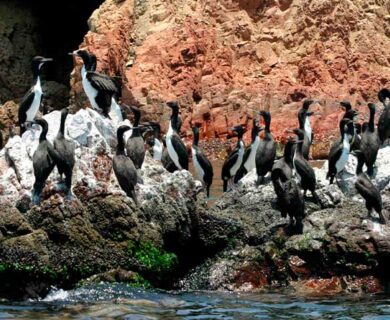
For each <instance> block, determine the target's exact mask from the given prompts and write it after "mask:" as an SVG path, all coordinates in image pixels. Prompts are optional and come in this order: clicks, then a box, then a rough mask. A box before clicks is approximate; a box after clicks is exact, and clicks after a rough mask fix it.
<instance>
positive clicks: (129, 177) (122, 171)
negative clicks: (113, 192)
mask: <svg viewBox="0 0 390 320" xmlns="http://www.w3.org/2000/svg"><path fill="white" fill-rule="evenodd" d="M130 129H131V128H130V127H129V126H126V125H122V126H120V127H119V128H118V130H117V138H118V145H117V149H116V154H115V156H114V158H113V159H112V167H113V169H114V173H115V176H116V178H117V180H118V183H119V185H120V187H121V188H122V190H123V191H124V192H125V193H126V195H127V196H128V197H130V198H132V199H133V200H134V202H135V204H136V205H137V206H138V200H137V195H136V193H135V186H136V185H137V181H138V176H137V169H136V168H135V166H134V163H133V161H132V160H131V159H130V158H129V157H128V156H126V154H125V142H124V139H123V134H124V133H125V132H126V131H128V130H130ZM133 130H134V128H133Z"/></svg>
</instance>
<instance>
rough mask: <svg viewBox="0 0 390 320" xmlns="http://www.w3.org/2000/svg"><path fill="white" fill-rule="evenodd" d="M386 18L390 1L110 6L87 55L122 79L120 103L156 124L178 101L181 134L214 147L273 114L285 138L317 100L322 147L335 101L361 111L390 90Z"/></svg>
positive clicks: (153, 0)
mask: <svg viewBox="0 0 390 320" xmlns="http://www.w3.org/2000/svg"><path fill="white" fill-rule="evenodd" d="M389 19H390V5H389V2H388V1H385V0H373V1H369V2H367V1H364V0H359V1H347V0H336V1H335V0H321V1H310V0H270V1H250V0H249V1H247V0H246V1H242V0H224V1H214V0H212V1H203V0H201V1H192V0H186V1H168V2H165V1H161V0H149V1H140V0H125V1H114V0H106V1H105V2H104V3H103V5H102V6H101V7H100V8H99V9H97V10H96V11H95V12H94V13H93V15H92V16H91V18H90V19H89V26H90V31H89V32H88V34H87V35H86V36H85V38H84V42H83V43H82V44H81V47H87V48H88V49H89V50H91V51H93V52H94V53H96V54H97V56H98V58H99V66H98V68H99V69H100V70H103V71H105V72H107V73H108V74H110V75H112V76H120V77H121V79H122V99H123V101H124V102H126V103H135V104H139V105H141V107H142V108H143V110H144V111H145V113H146V114H148V115H149V117H150V118H154V119H155V120H161V119H163V118H164V115H165V114H166V113H167V112H168V110H167V109H166V108H165V107H164V101H166V100H168V99H178V100H179V101H180V104H181V106H182V108H183V109H182V116H183V119H184V130H188V128H189V122H190V121H191V120H192V121H197V122H201V123H202V124H203V129H204V130H203V134H204V136H207V137H209V138H213V137H222V136H224V135H225V134H226V131H227V128H228V127H229V126H231V125H233V124H237V123H242V124H249V123H250V119H251V118H252V117H253V115H254V114H255V113H256V112H257V111H258V110H260V109H269V110H270V111H271V112H272V114H273V123H272V129H273V131H274V135H275V137H276V138H278V139H279V138H281V137H282V136H283V134H284V129H285V128H286V127H294V126H296V125H297V120H296V112H297V109H298V107H299V106H300V103H301V101H302V99H304V98H306V97H313V98H318V99H320V105H317V106H315V107H314V109H316V110H318V111H320V112H321V115H320V116H317V117H315V118H314V119H313V122H314V123H313V127H314V133H315V136H316V139H317V141H321V142H324V141H325V140H324V137H325V138H330V137H331V136H332V135H333V134H334V133H335V132H336V131H337V125H335V123H337V119H338V118H339V117H340V113H341V110H340V109H339V108H338V101H340V100H342V99H348V100H350V101H351V102H352V103H353V105H355V106H357V107H358V108H359V107H360V108H361V107H362V106H363V105H365V104H366V102H367V101H373V102H376V101H377V98H376V94H377V92H378V90H379V89H380V88H382V87H384V86H389V85H390V54H389V51H388V48H389V46H390V27H389V26H390V24H389ZM78 65H79V64H78ZM78 68H79V67H76V71H78V70H79V69H78ZM78 74H79V73H78V72H76V73H75V74H74V77H73V80H72V88H73V96H74V98H75V101H76V102H77V103H78V105H79V106H80V105H81V102H82V99H81V98H80V97H82V96H83V94H82V90H81V86H80V82H79V76H78ZM248 137H249V135H248ZM323 147H324V146H323V145H322V146H317V147H315V148H314V149H313V152H314V153H318V152H319V151H316V149H321V148H323Z"/></svg>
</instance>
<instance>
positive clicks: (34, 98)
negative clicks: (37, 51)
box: [19, 56, 53, 135]
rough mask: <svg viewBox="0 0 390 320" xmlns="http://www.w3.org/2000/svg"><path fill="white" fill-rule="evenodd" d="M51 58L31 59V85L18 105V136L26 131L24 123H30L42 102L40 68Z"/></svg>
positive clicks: (38, 57)
mask: <svg viewBox="0 0 390 320" xmlns="http://www.w3.org/2000/svg"><path fill="white" fill-rule="evenodd" d="M49 61H53V59H51V58H44V57H40V56H37V57H34V58H33V59H32V63H31V67H32V73H33V85H32V87H31V88H30V90H28V92H27V93H26V94H25V96H24V97H23V99H22V102H21V103H20V104H19V127H20V135H22V134H23V133H24V132H25V131H26V122H29V123H32V122H33V121H34V118H35V116H36V114H37V112H38V110H39V106H40V105H41V100H42V87H41V79H40V77H39V74H40V70H41V67H42V66H43V65H44V64H45V63H46V62H49Z"/></svg>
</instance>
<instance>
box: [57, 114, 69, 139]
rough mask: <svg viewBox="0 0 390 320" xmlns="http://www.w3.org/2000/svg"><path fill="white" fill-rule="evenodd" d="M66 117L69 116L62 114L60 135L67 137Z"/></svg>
mask: <svg viewBox="0 0 390 320" xmlns="http://www.w3.org/2000/svg"><path fill="white" fill-rule="evenodd" d="M66 116H67V114H66V113H62V114H61V123H60V131H59V132H60V133H61V134H62V135H65V121H66Z"/></svg>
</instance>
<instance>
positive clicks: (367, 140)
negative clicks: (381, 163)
mask: <svg viewBox="0 0 390 320" xmlns="http://www.w3.org/2000/svg"><path fill="white" fill-rule="evenodd" d="M368 108H369V110H370V118H369V121H368V127H367V129H366V130H364V132H363V134H362V137H361V142H360V148H359V153H360V154H361V156H362V159H363V161H364V163H365V165H366V166H367V174H368V175H369V176H372V175H373V174H374V164H375V161H376V157H377V155H378V151H379V147H380V144H381V140H380V139H379V136H378V133H377V131H376V130H375V124H374V118H375V104H373V103H369V104H368ZM358 168H359V172H357V173H358V174H359V173H360V172H361V167H360V166H358Z"/></svg>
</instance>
